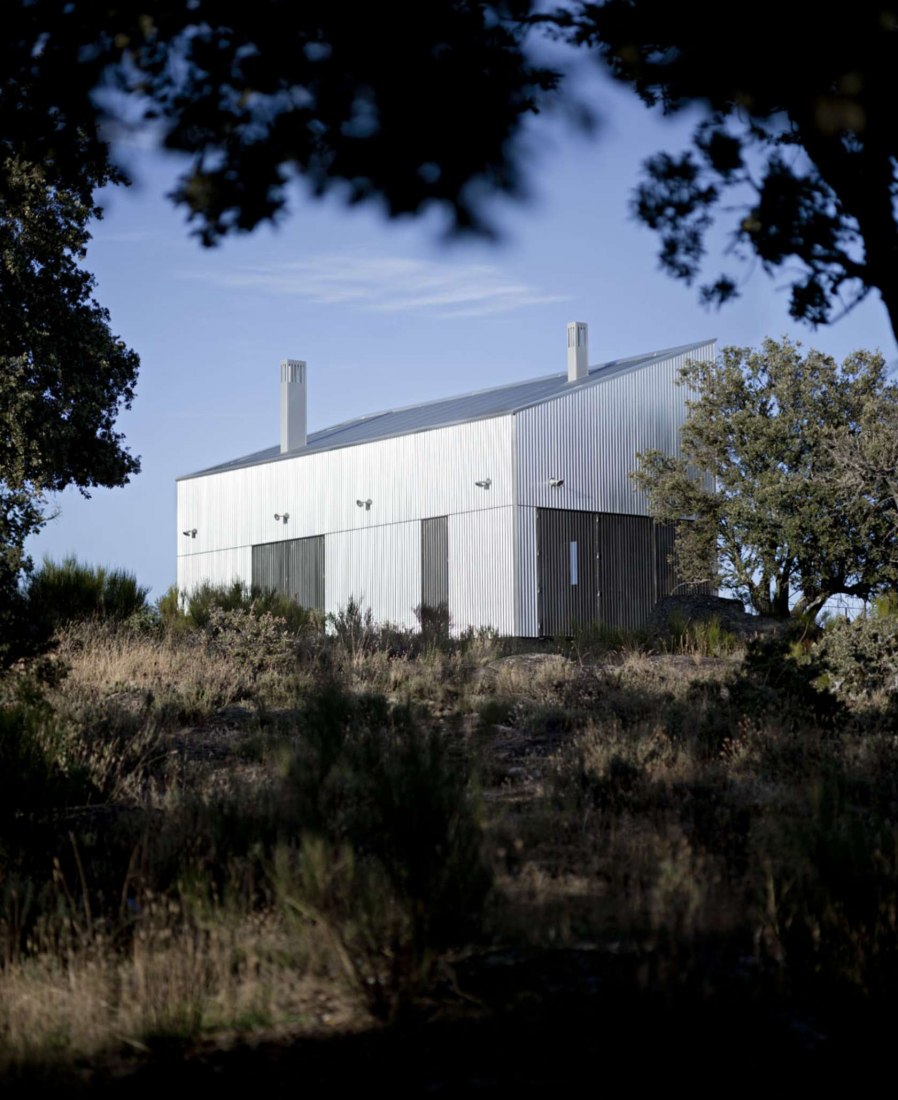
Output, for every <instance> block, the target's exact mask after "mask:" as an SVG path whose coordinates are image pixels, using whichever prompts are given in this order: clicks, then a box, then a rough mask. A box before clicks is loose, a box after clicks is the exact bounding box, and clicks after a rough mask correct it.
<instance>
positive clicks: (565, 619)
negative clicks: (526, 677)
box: [536, 508, 600, 635]
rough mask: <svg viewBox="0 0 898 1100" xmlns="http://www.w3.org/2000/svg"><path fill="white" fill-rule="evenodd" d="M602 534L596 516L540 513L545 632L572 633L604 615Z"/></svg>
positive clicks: (539, 555) (542, 622) (540, 590)
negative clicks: (599, 560) (600, 574)
mask: <svg viewBox="0 0 898 1100" xmlns="http://www.w3.org/2000/svg"><path fill="white" fill-rule="evenodd" d="M597 536H598V529H597V525H596V516H595V514H594V513H593V512H570V511H565V510H562V509H560V508H538V509H537V512H536V558H537V575H538V585H539V588H538V606H539V631H538V632H539V633H540V634H543V635H555V634H570V633H571V632H572V631H573V630H574V629H575V628H576V627H577V626H587V625H588V624H589V623H592V622H594V621H595V620H596V619H598V618H599V617H600V609H599V607H598V606H597V597H598V595H599V593H598V588H597V579H598V573H597V569H596V558H597V556H598V542H597Z"/></svg>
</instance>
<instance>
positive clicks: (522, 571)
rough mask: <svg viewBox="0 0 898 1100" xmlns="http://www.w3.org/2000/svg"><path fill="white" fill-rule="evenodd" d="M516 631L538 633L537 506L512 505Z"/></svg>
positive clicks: (527, 635) (526, 634)
mask: <svg viewBox="0 0 898 1100" xmlns="http://www.w3.org/2000/svg"><path fill="white" fill-rule="evenodd" d="M515 523H516V528H517V530H516V534H515V590H516V591H515V596H516V610H515V634H517V635H519V636H520V637H522V638H535V637H536V636H537V635H538V634H539V608H538V605H537V579H536V509H535V508H515Z"/></svg>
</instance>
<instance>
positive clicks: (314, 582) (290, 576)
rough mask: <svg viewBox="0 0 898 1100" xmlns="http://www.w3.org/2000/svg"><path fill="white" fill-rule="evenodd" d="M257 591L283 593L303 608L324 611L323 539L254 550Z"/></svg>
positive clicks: (316, 536) (265, 546)
mask: <svg viewBox="0 0 898 1100" xmlns="http://www.w3.org/2000/svg"><path fill="white" fill-rule="evenodd" d="M252 583H253V587H254V588H263V589H266V590H272V591H275V592H282V593H283V594H284V595H286V596H290V598H291V599H293V600H295V601H296V602H297V603H298V604H300V605H301V606H302V607H308V608H314V609H316V610H318V611H323V610H324V535H313V536H311V537H310V538H305V539H290V540H289V541H283V542H267V543H262V544H260V545H258V546H254V547H253V560H252Z"/></svg>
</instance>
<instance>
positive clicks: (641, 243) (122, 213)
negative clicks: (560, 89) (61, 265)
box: [30, 78, 896, 597]
mask: <svg viewBox="0 0 898 1100" xmlns="http://www.w3.org/2000/svg"><path fill="white" fill-rule="evenodd" d="M586 90H587V93H588V94H589V97H590V98H591V99H592V101H593V102H594V103H595V104H596V106H597V107H598V109H599V111H600V112H601V113H602V116H603V121H602V125H601V126H600V128H599V129H598V131H597V133H596V134H595V135H594V136H593V137H592V138H587V137H585V136H583V135H581V134H579V133H577V132H575V131H573V130H572V129H570V128H569V127H568V126H567V125H566V124H565V123H564V122H563V120H562V119H560V118H557V117H556V118H552V117H543V118H540V119H538V120H536V121H535V123H534V125H533V126H532V127H531V129H530V132H529V135H528V139H527V142H528V156H529V158H530V164H531V170H530V175H529V186H530V191H531V196H530V198H529V200H528V201H527V202H525V203H521V204H512V203H499V204H496V205H495V206H494V207H493V210H494V218H495V221H496V222H497V223H498V225H499V226H500V228H501V230H502V239H501V241H500V242H499V243H495V242H486V241H461V242H451V243H448V244H447V243H446V241H445V240H444V239H443V236H442V221H441V219H440V217H439V216H437V215H434V216H427V217H424V218H422V219H418V220H411V219H410V220H407V221H402V222H387V221H386V220H385V219H384V218H383V217H382V216H381V214H380V213H379V211H378V210H377V209H376V208H375V207H355V208H348V207H344V206H342V205H341V204H340V202H339V201H338V200H337V199H336V198H333V199H327V200H325V201H319V200H312V199H311V198H309V197H307V196H306V195H305V194H304V193H303V191H302V188H301V186H299V187H297V188H296V189H295V191H294V194H293V202H292V213H291V216H290V217H289V218H288V219H287V220H286V221H285V222H284V224H283V225H282V226H281V227H280V228H278V229H274V230H272V229H270V228H262V229H260V230H258V231H256V233H254V234H253V235H251V236H248V237H243V238H234V239H232V240H229V241H227V242H226V243H225V244H223V245H222V246H221V247H219V248H217V249H214V250H211V251H210V250H204V249H202V248H201V247H200V246H199V245H198V244H197V243H196V241H194V240H193V239H191V238H190V237H189V235H188V230H187V227H186V226H185V223H184V219H183V215H182V214H181V213H180V212H178V211H176V210H175V209H174V207H173V206H172V205H171V204H170V203H169V202H168V201H167V200H166V199H165V198H164V194H165V192H166V191H167V190H168V189H169V188H170V186H171V183H172V180H173V178H174V173H175V170H176V167H177V165H176V164H175V163H173V162H171V161H170V160H169V159H167V158H164V157H162V156H161V155H159V154H156V153H152V152H148V151H142V150H141V149H139V148H137V147H132V148H129V149H127V150H125V152H124V154H123V161H124V163H125V164H126V166H127V167H128V169H129V170H130V172H131V173H132V174H133V176H134V177H135V179H136V183H135V185H134V186H133V187H132V188H130V189H128V190H124V189H117V190H116V191H115V192H113V193H112V194H109V195H108V196H107V197H106V198H105V200H104V204H105V206H106V216H105V218H104V219H103V221H102V222H100V223H98V224H97V225H96V227H95V229H94V239H93V242H92V245H91V248H90V251H89V253H88V257H87V261H86V266H87V267H88V269H89V270H91V271H92V272H93V273H94V274H95V275H96V277H97V290H96V296H97V298H98V300H99V301H100V302H101V303H102V304H103V305H104V306H106V307H107V308H108V309H109V311H110V313H111V316H112V328H113V331H114V332H116V333H117V334H118V335H120V336H121V337H122V338H123V339H124V340H125V341H126V342H127V343H128V344H129V345H130V346H131V347H133V348H134V349H135V350H136V351H137V352H138V353H139V354H140V357H141V361H142V366H141V373H140V382H139V385H138V391H137V399H136V401H135V403H134V407H133V409H132V411H131V412H129V413H127V414H125V415H124V416H123V417H122V418H121V420H120V428H121V430H122V431H124V433H125V435H126V437H127V439H128V443H129V446H130V448H131V450H132V451H133V452H134V453H136V454H139V455H140V456H141V459H142V466H143V470H142V473H140V474H139V475H138V476H137V477H136V478H134V480H133V481H132V483H131V484H130V485H128V486H125V487H123V488H119V489H114V490H97V491H95V492H94V493H93V494H92V496H91V498H90V499H89V500H85V499H83V498H82V497H81V496H80V495H79V494H78V493H77V492H66V493H63V494H60V495H59V496H58V497H57V498H55V500H53V501H52V506H53V508H54V510H55V511H56V513H57V514H56V516H55V518H53V519H52V520H51V521H50V522H49V523H48V524H47V526H46V528H45V529H44V531H43V532H42V533H41V534H40V535H39V536H37V537H36V538H35V539H33V540H32V541H31V543H30V550H31V552H32V554H33V555H34V556H35V557H36V558H37V559H40V557H42V556H43V555H45V554H47V555H50V556H51V557H54V558H59V557H61V556H63V555H64V554H67V553H75V554H77V555H78V557H79V558H81V559H82V560H84V561H88V562H92V563H95V564H106V565H114V566H123V567H125V568H127V569H129V570H131V571H133V572H134V573H136V574H137V576H138V578H139V580H140V581H141V582H142V583H143V584H146V585H150V586H151V587H152V596H153V597H158V596H159V595H161V594H162V593H163V592H164V591H165V590H166V588H168V586H169V585H170V584H172V583H173V582H174V579H175V557H176V553H177V544H178V536H177V531H176V520H175V478H176V477H177V476H178V475H179V474H183V473H189V472H191V471H193V470H197V469H201V468H202V467H205V466H209V465H212V464H214V463H216V462H220V461H223V460H225V459H228V458H233V457H236V456H238V455H242V454H246V453H249V452H251V451H254V450H259V449H261V448H263V447H267V446H271V445H273V444H274V443H276V442H277V438H278V379H279V372H278V364H279V362H280V360H281V359H282V358H287V357H290V358H299V359H305V360H307V361H308V364H309V429H310V430H311V431H314V430H316V429H318V428H323V427H326V426H327V425H329V424H332V423H335V422H337V421H340V420H345V419H348V418H350V417H353V416H356V415H361V414H364V413H370V412H375V411H377V410H378V409H383V408H389V407H391V406H396V405H406V404H410V403H413V402H416V401H422V400H427V399H428V398H433V397H439V396H445V395H450V394H454V393H462V392H465V391H467V390H471V389H482V388H485V387H487V386H491V385H501V384H502V383H504V382H512V381H516V380H520V379H524V378H529V377H536V376H539V375H542V374H547V373H550V372H552V371H561V370H564V369H565V324H566V322H568V321H571V320H581V321H587V322H588V323H589V326H590V362H591V363H597V362H601V361H603V360H606V359H612V358H616V357H618V356H627V355H636V354H639V353H641V352H647V351H651V350H655V349H657V348H661V347H666V346H670V345H676V344H684V343H688V342H691V341H694V340H699V339H704V338H706V337H708V336H716V337H717V338H718V341H719V342H720V344H740V345H754V344H758V343H759V342H760V341H761V340H762V339H763V337H765V336H768V335H769V336H776V337H779V336H782V335H784V334H788V335H790V336H792V337H795V338H798V339H801V340H802V341H803V342H804V343H805V345H807V346H814V347H818V348H820V349H822V350H824V351H827V352H829V353H830V354H832V355H835V356H836V357H838V358H842V357H843V356H844V355H846V354H847V353H848V352H850V351H852V350H854V349H856V348H859V347H867V348H879V349H880V350H881V351H882V352H883V353H884V354H885V355H886V357H887V358H888V359H889V360H893V359H894V358H895V354H896V349H895V341H894V338H893V336H892V333H891V330H890V328H889V325H888V320H887V317H886V313H885V310H884V309H883V307H882V305H881V304H880V302H879V300H878V297H876V296H875V295H871V296H870V298H869V299H868V301H867V302H865V303H864V304H863V305H862V306H860V307H859V308H858V309H856V310H855V311H853V312H852V313H851V314H850V315H849V316H848V317H847V318H845V319H843V320H842V321H840V322H838V323H837V324H836V325H833V326H830V327H828V328H821V329H818V330H817V331H813V330H811V329H809V328H807V327H804V326H798V325H795V324H794V323H793V322H792V321H791V320H790V318H789V316H788V288H787V286H786V278H785V277H784V276H783V275H780V276H779V277H777V278H775V279H773V280H771V279H768V278H767V277H766V276H765V275H764V274H763V272H762V271H760V270H757V271H755V272H754V273H753V274H752V275H751V276H750V277H748V278H747V281H746V283H745V285H744V287H743V296H742V298H741V300H740V301H738V302H736V303H735V304H733V305H730V306H727V307H726V308H724V309H723V310H722V311H714V312H709V311H708V310H706V309H704V308H703V307H702V306H700V305H699V303H698V297H697V293H696V291H695V289H694V288H689V287H687V286H685V285H684V284H682V283H679V282H674V281H673V280H671V279H670V278H669V277H668V276H666V275H665V274H663V273H662V272H661V271H660V270H659V268H658V262H657V258H656V251H657V241H656V238H655V236H654V234H652V233H651V232H650V231H649V230H647V229H645V228H643V227H642V226H640V225H638V224H637V223H636V222H635V221H634V220H633V219H632V217H631V215H630V213H629V209H628V200H629V196H630V192H631V190H632V187H633V185H634V183H635V181H636V179H637V176H638V170H639V165H640V164H641V162H642V161H643V160H644V159H645V158H646V157H647V156H649V155H650V154H651V153H653V152H656V151H658V150H659V149H662V148H667V149H671V150H678V149H680V148H681V147H683V146H685V145H686V143H687V139H688V133H689V120H688V119H678V120H674V121H671V120H665V119H662V118H659V117H657V116H655V115H653V114H651V113H649V112H648V111H646V110H645V108H643V107H642V106H641V105H640V104H639V103H638V101H636V100H635V99H634V98H633V97H631V96H630V95H628V94H627V93H625V92H624V91H622V90H619V89H617V88H614V87H612V86H610V85H609V84H607V83H606V82H604V81H602V80H600V79H599V78H594V79H592V80H591V81H590V82H589V83H588V85H586ZM717 267H718V264H716V263H713V259H712V265H711V269H712V270H713V271H714V273H715V274H716V269H717Z"/></svg>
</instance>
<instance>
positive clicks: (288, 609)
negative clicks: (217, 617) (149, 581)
mask: <svg viewBox="0 0 898 1100" xmlns="http://www.w3.org/2000/svg"><path fill="white" fill-rule="evenodd" d="M158 607H159V613H160V615H161V617H162V621H163V623H164V624H165V625H166V626H168V627H169V628H175V629H177V628H178V627H179V626H181V627H187V628H191V627H192V628H196V629H202V628H204V627H207V626H208V625H209V621H210V616H211V613H212V610H213V608H217V609H218V610H220V611H244V612H248V613H251V614H253V615H256V616H261V615H271V616H273V617H274V618H277V619H281V620H282V621H283V622H284V624H285V626H286V629H287V630H289V631H290V632H291V633H293V634H299V633H302V632H305V631H310V630H311V631H317V630H321V629H322V628H323V625H324V619H323V616H322V615H321V613H320V612H318V611H315V610H312V609H309V608H306V607H302V606H301V605H300V604H298V603H297V602H296V601H295V600H293V599H291V598H290V597H289V596H286V595H284V594H283V593H282V592H275V591H273V590H272V589H266V588H260V587H258V586H257V585H246V584H244V583H243V581H239V580H235V581H232V582H231V583H230V584H210V583H208V582H206V583H204V584H201V585H199V586H198V587H197V588H195V589H194V590H193V591H192V592H190V593H179V592H178V590H177V588H176V587H175V586H174V585H173V586H172V587H171V588H169V590H168V591H167V592H166V593H165V595H164V596H162V597H161V598H160V600H159V604H158Z"/></svg>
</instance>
